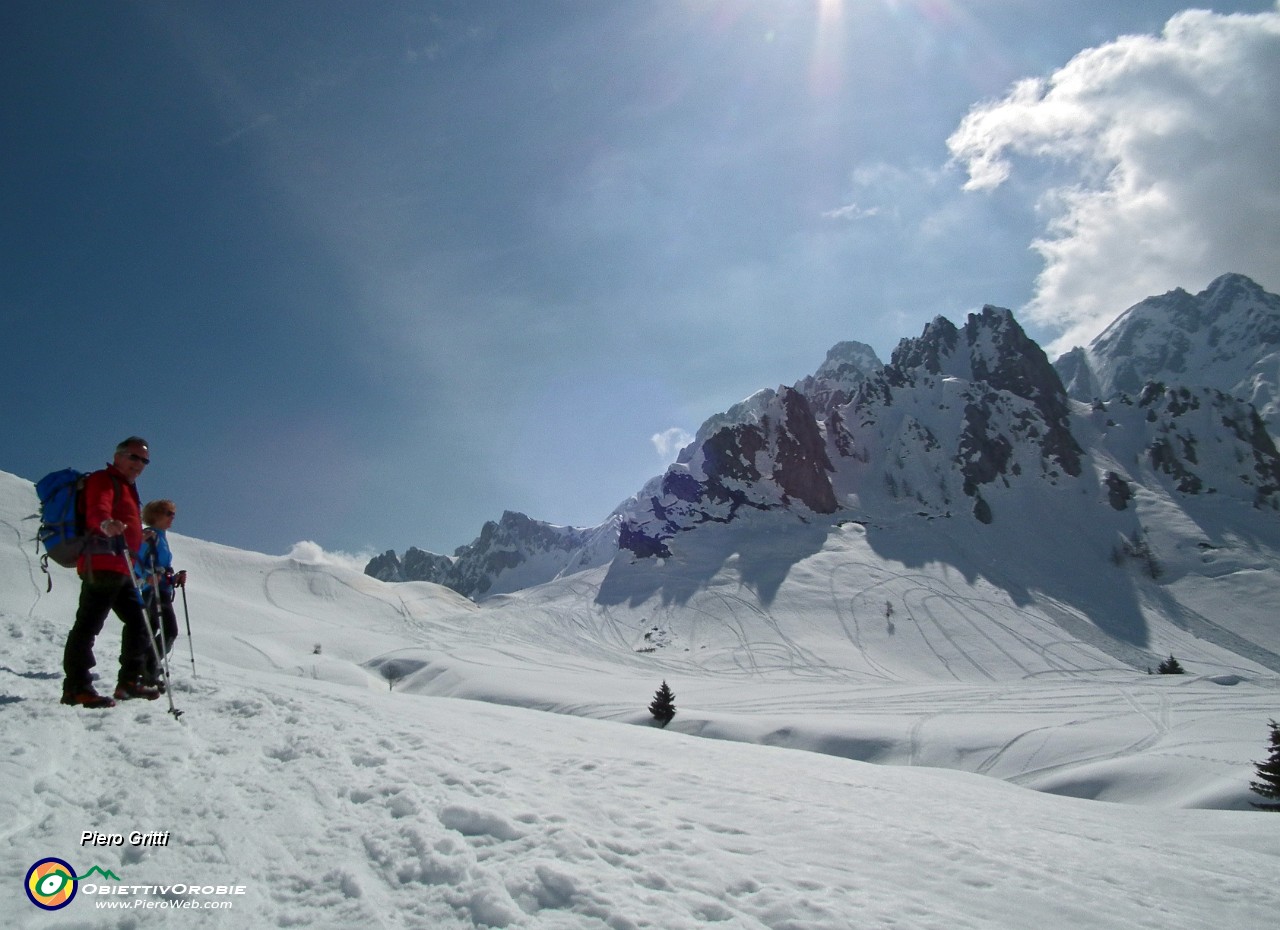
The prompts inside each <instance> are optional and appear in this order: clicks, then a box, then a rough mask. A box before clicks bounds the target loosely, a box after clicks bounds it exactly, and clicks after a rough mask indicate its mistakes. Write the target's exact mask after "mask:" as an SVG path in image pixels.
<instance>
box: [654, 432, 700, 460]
mask: <svg viewBox="0 0 1280 930" xmlns="http://www.w3.org/2000/svg"><path fill="white" fill-rule="evenodd" d="M693 438H694V437H693V435H692V434H691V433H689V432H687V431H686V430H682V429H680V427H678V426H673V427H671V429H667V430H663V431H662V432H661V433H654V434H653V436H651V437H650V441H651V442H652V443H653V447H654V449H656V450H657V451H658V457H659V458H661V459H662V461H664V462H671V461H674V460H675V457H676V454H677V453H678V452H679V451H680V450H681V449H683V448H684V447H685V446H687V445H688V444H689V443H691V442H693Z"/></svg>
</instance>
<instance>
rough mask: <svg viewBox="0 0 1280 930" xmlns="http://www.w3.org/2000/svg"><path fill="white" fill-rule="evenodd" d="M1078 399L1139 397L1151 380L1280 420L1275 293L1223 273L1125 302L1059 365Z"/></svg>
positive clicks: (1279, 323) (1278, 302)
mask: <svg viewBox="0 0 1280 930" xmlns="http://www.w3.org/2000/svg"><path fill="white" fill-rule="evenodd" d="M1056 365H1057V368H1058V371H1059V373H1060V374H1061V375H1062V379H1063V382H1064V383H1065V384H1067V386H1068V388H1069V390H1070V395H1071V396H1072V397H1074V398H1075V399H1077V400H1082V401H1086V402H1089V401H1092V400H1094V399H1095V398H1098V399H1102V400H1109V399H1110V398H1112V397H1114V396H1115V395H1117V394H1119V393H1121V392H1125V393H1128V394H1130V395H1134V396H1136V395H1138V394H1139V393H1141V391H1142V388H1143V386H1144V385H1145V384H1147V383H1148V382H1159V383H1162V384H1185V385H1187V386H1188V387H1196V386H1200V385H1203V386H1205V387H1211V388H1214V389H1216V390H1219V391H1222V392H1223V393H1225V394H1229V395H1231V396H1233V397H1238V398H1240V399H1242V400H1246V401H1248V402H1249V403H1251V404H1253V406H1254V407H1255V408H1257V410H1258V412H1259V414H1260V415H1261V416H1262V418H1263V421H1264V422H1265V423H1267V424H1268V427H1269V428H1270V429H1272V430H1274V429H1275V428H1276V427H1277V426H1280V297H1278V296H1276V295H1275V294H1270V293H1268V292H1267V291H1265V290H1263V289H1262V288H1261V287H1259V286H1258V285H1257V284H1256V283H1255V282H1253V281H1252V280H1250V279H1249V278H1247V277H1245V276H1243V275H1238V274H1228V275H1223V276H1222V277H1220V278H1217V279H1216V280H1215V281H1214V282H1213V283H1212V284H1210V285H1209V287H1208V288H1206V289H1205V290H1204V291H1202V292H1200V293H1199V294H1194V295H1192V294H1189V293H1187V292H1186V291H1184V290H1182V289H1180V288H1179V289H1177V290H1173V291H1170V292H1169V293H1167V294H1164V295H1162V296H1160V297H1149V298H1147V299H1146V300H1144V301H1142V302H1141V303H1138V304H1136V305H1134V306H1133V307H1130V308H1129V309H1128V310H1126V311H1125V312H1124V313H1123V314H1121V315H1120V317H1118V318H1117V319H1116V321H1115V322H1114V323H1112V324H1111V325H1110V326H1109V327H1107V329H1106V330H1105V331H1103V333H1102V334H1101V335H1099V336H1098V337H1097V338H1096V339H1094V340H1093V342H1091V343H1090V344H1089V346H1088V347H1087V348H1084V349H1080V348H1077V349H1073V350H1072V351H1071V352H1069V353H1067V354H1066V355H1064V356H1063V357H1062V358H1060V359H1059V360H1058V361H1057V363H1056Z"/></svg>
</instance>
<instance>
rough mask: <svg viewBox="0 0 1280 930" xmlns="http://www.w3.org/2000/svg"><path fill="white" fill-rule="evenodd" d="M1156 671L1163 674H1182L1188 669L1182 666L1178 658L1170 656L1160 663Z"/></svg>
mask: <svg viewBox="0 0 1280 930" xmlns="http://www.w3.org/2000/svg"><path fill="white" fill-rule="evenodd" d="M1156 671H1158V672H1159V673H1160V674H1161V675H1182V674H1184V673H1185V672H1186V669H1184V668H1183V667H1182V664H1181V663H1180V662H1179V661H1178V660H1177V659H1175V658H1174V657H1173V656H1169V658H1167V659H1165V660H1164V661H1163V662H1161V663H1160V665H1159V667H1157V669H1156Z"/></svg>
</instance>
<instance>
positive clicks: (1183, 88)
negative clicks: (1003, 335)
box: [947, 4, 1280, 350]
mask: <svg viewBox="0 0 1280 930" xmlns="http://www.w3.org/2000/svg"><path fill="white" fill-rule="evenodd" d="M1277 100H1280V4H1278V5H1277V9H1276V10H1275V11H1271V12H1267V13H1261V14H1257V15H1229V16H1223V15H1218V14H1215V13H1211V12H1207V11H1203V10H1188V11H1186V12H1183V13H1179V14H1178V15H1176V16H1174V17H1173V18H1172V19H1170V20H1169V22H1168V23H1167V24H1166V26H1165V29H1164V31H1163V33H1162V34H1161V35H1160V36H1125V37H1122V38H1119V39H1117V40H1116V41H1114V42H1111V43H1108V44H1107V45H1103V46H1100V47H1098V48H1093V49H1088V50H1086V51H1084V52H1081V53H1080V54H1079V55H1077V56H1076V57H1075V58H1074V59H1072V61H1070V62H1069V63H1068V64H1067V65H1066V66H1065V67H1063V68H1062V69H1061V70H1059V71H1057V72H1056V73H1054V74H1053V75H1051V76H1050V77H1049V78H1048V79H1046V80H1026V81H1021V82H1019V83H1018V84H1017V85H1015V86H1014V87H1013V88H1012V90H1010V92H1009V93H1008V95H1007V96H1006V97H1004V98H1003V99H1002V100H998V101H995V102H993V103H988V104H983V105H980V106H978V107H975V108H974V109H973V110H971V111H970V113H969V114H968V116H966V117H965V119H964V120H963V122H962V123H961V124H960V126H959V127H958V128H957V129H956V131H955V132H954V133H953V134H952V136H951V138H950V139H948V142H947V144H948V147H949V148H950V150H951V153H952V156H953V160H954V162H956V163H958V164H959V165H961V166H962V167H963V168H965V169H966V170H967V171H968V174H969V181H968V183H967V184H966V185H965V186H966V188H967V189H969V190H990V189H993V188H995V187H997V186H999V185H1000V184H1002V183H1004V182H1005V181H1007V180H1008V179H1009V178H1011V177H1013V176H1014V174H1015V173H1016V172H1017V171H1018V160H1017V159H1018V157H1019V156H1022V157H1030V158H1036V159H1047V160H1051V161H1053V162H1054V163H1056V164H1057V165H1059V166H1061V167H1064V168H1065V169H1066V170H1067V171H1068V172H1069V174H1070V179H1069V181H1067V182H1062V181H1058V182H1054V183H1055V186H1052V187H1050V188H1049V189H1048V190H1046V191H1045V192H1044V195H1043V198H1042V200H1041V202H1040V207H1041V209H1042V210H1043V211H1044V213H1045V215H1046V225H1045V234H1044V235H1043V236H1042V237H1041V238H1040V239H1038V240H1037V241H1036V242H1035V243H1033V247H1034V248H1035V249H1036V250H1037V251H1038V252H1039V253H1040V254H1041V255H1042V256H1043V258H1044V260H1045V267H1044V269H1043V271H1042V272H1041V274H1040V276H1039V278H1038V279H1037V282H1036V294H1035V296H1034V298H1033V299H1032V301H1031V302H1030V304H1029V305H1028V306H1027V307H1026V308H1025V312H1026V313H1027V315H1028V316H1029V317H1030V318H1031V319H1034V320H1036V321H1038V322H1040V323H1042V324H1045V325H1049V326H1053V327H1056V328H1057V329H1059V330H1060V331H1061V332H1062V336H1061V338H1059V339H1058V340H1057V342H1056V343H1055V344H1054V346H1052V347H1051V349H1058V350H1060V349H1065V348H1068V347H1070V346H1071V345H1077V344H1082V343H1084V342H1087V341H1088V340H1089V339H1091V338H1092V337H1093V336H1095V335H1096V334H1097V333H1098V332H1100V331H1101V329H1102V328H1103V327H1105V326H1106V324H1107V323H1109V322H1110V321H1111V320H1112V319H1113V318H1114V317H1115V316H1116V315H1117V314H1118V313H1119V312H1120V311H1122V310H1124V309H1125V308H1127V307H1129V306H1130V305H1132V304H1133V303H1136V302H1137V301H1139V300H1141V299H1142V298H1144V297H1147V296H1149V295H1152V294H1158V293H1162V292H1164V291H1166V290H1169V289H1170V288H1172V287H1176V286H1185V287H1188V288H1196V287H1200V286H1203V285H1204V284H1207V283H1208V282H1209V280H1211V279H1212V278H1214V277H1216V276H1217V275H1219V274H1222V273H1224V272H1229V271H1234V272H1241V273H1244V274H1247V275H1250V276H1252V277H1254V278H1255V279H1256V280H1258V281H1259V283H1261V284H1263V285H1264V286H1266V287H1268V288H1271V289H1275V288H1276V287H1277V286H1278V285H1280V158H1278V157H1277V152H1280V107H1277V106H1276V101H1277Z"/></svg>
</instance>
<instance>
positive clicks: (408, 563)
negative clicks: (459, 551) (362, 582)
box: [364, 546, 453, 584]
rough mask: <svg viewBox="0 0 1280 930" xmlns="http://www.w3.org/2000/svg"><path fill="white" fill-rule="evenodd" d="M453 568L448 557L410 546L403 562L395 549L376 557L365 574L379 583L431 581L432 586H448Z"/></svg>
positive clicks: (370, 561)
mask: <svg viewBox="0 0 1280 930" xmlns="http://www.w3.org/2000/svg"><path fill="white" fill-rule="evenodd" d="M452 568H453V560H452V559H450V558H449V557H448V556H443V555H436V554H435V553H434V552H426V551H424V550H422V549H418V548H416V547H414V546H410V547H409V548H408V549H407V550H405V553H404V559H403V560H402V559H400V557H399V556H397V555H396V552H395V550H394V549H388V550H387V551H386V552H384V553H383V554H382V555H376V556H374V557H373V558H372V559H370V560H369V564H368V565H366V566H365V567H364V573H365V574H366V575H371V576H372V577H374V578H377V579H378V580H379V581H430V582H431V583H432V584H447V583H448V579H449V573H450V571H451V570H452Z"/></svg>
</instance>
